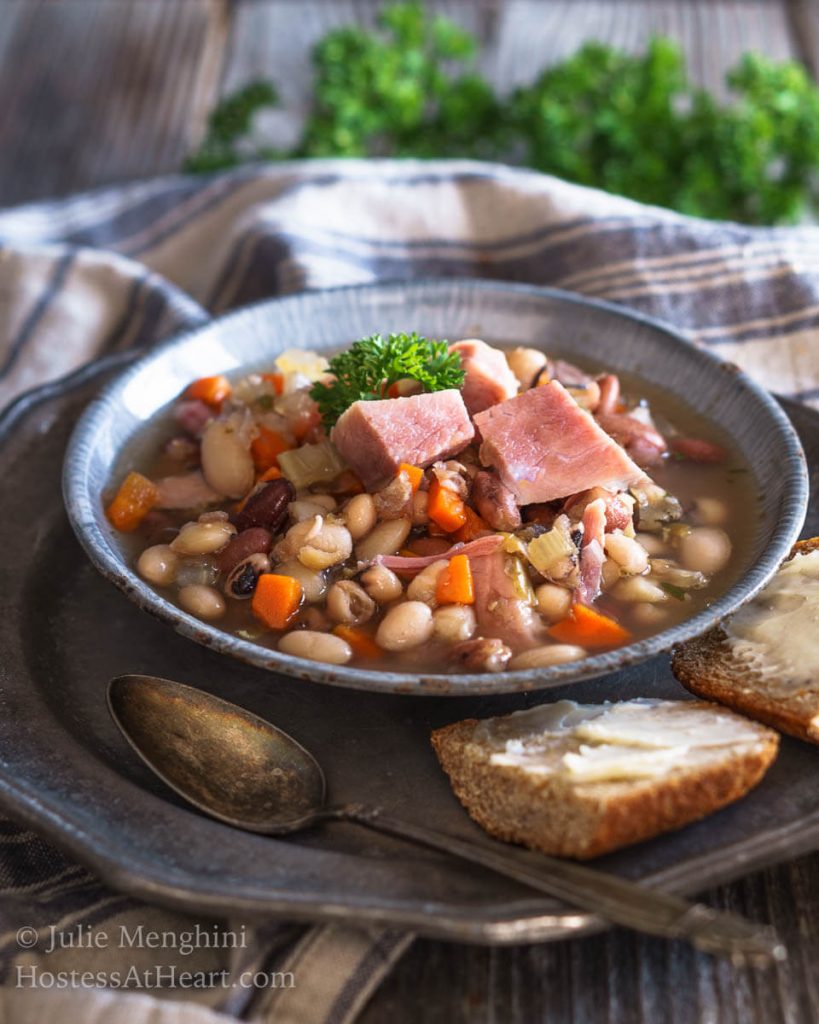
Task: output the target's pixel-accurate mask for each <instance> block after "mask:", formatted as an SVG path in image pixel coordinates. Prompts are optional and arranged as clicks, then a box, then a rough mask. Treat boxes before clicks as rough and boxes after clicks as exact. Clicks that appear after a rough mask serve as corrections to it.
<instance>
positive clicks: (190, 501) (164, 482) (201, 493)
mask: <svg viewBox="0 0 819 1024" xmlns="http://www.w3.org/2000/svg"><path fill="white" fill-rule="evenodd" d="M155 483H156V489H157V492H158V495H157V501H156V507H157V508H167V509H172V508H178V509H185V508H202V507H203V506H204V505H216V504H217V503H218V502H220V501H223V500H224V495H221V494H217V493H216V491H214V490H213V488H212V487H209V486H208V485H207V484H206V483H205V478H204V477H203V476H202V474H201V473H200V472H199V470H198V469H197V470H194V472H193V473H183V474H182V475H181V476H164V477H162V479H161V480H156V481H155Z"/></svg>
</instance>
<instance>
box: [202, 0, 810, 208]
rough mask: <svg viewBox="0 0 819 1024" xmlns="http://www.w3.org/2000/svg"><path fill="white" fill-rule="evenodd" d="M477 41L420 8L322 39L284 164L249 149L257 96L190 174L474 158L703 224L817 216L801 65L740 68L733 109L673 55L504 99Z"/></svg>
mask: <svg viewBox="0 0 819 1024" xmlns="http://www.w3.org/2000/svg"><path fill="white" fill-rule="evenodd" d="M476 54H477V41H476V39H475V38H474V36H472V35H471V34H470V33H469V32H467V31H465V30H464V29H463V28H461V27H460V26H458V25H457V24H455V23H454V22H453V21H451V20H450V19H448V18H445V17H442V16H440V15H433V14H428V13H427V12H426V11H425V10H424V7H423V4H421V3H419V2H417V0H415V2H410V3H397V4H392V5H389V6H387V7H385V8H384V9H383V10H382V11H381V14H380V15H379V17H378V22H377V25H376V27H375V28H374V29H368V28H363V27H360V26H345V27H342V28H338V29H335V30H333V31H331V32H329V33H328V34H327V35H326V36H324V38H323V39H321V40H320V41H319V43H318V45H317V46H316V48H315V50H314V52H313V68H314V77H313V95H312V102H311V108H310V111H309V113H308V117H307V120H306V123H305V126H304V130H303V133H302V137H301V140H300V141H299V143H298V144H297V145H296V146H295V147H294V148H293V149H292V150H290V151H283V150H275V149H271V148H269V147H264V146H260V145H258V144H257V143H255V142H254V141H253V132H252V130H251V129H252V122H253V119H254V118H255V116H256V114H257V113H258V112H259V111H261V110H262V109H264V108H266V107H269V106H272V105H275V103H276V101H277V100H276V90H275V88H274V87H273V85H272V84H271V83H267V82H263V81H257V82H252V83H250V84H249V85H248V86H246V87H245V88H243V89H241V90H239V91H238V92H237V93H235V94H233V95H231V96H228V97H226V98H225V99H224V100H223V101H222V102H221V103H220V104H219V106H218V107H217V108H216V109H215V110H214V111H213V113H212V115H211V117H210V120H209V123H208V131H207V134H206V137H205V140H204V142H203V144H202V146H201V148H200V149H199V151H198V152H197V153H195V154H193V155H192V156H191V157H190V158H189V159H188V161H187V164H186V167H187V169H188V170H196V171H213V170H218V169H220V168H223V167H229V166H233V165H234V164H238V163H242V162H244V161H247V160H276V159H285V158H290V157H314V156H315V157H318V156H397V157H404V156H415V157H478V158H481V159H488V160H504V161H506V162H512V163H523V164H525V165H526V166H529V167H534V168H536V169H538V170H541V171H544V172H546V173H548V174H555V175H558V176H560V177H563V178H565V179H567V180H568V181H575V182H579V183H580V184H583V185H591V186H593V187H595V188H603V189H606V190H608V191H609V192H617V193H620V194H622V195H626V196H629V197H631V198H633V199H637V200H640V201H642V202H648V203H655V204H658V205H660V206H669V207H671V208H672V209H675V210H680V211H681V212H683V213H689V214H694V215H696V216H702V217H713V218H717V219H728V220H736V221H742V222H745V223H749V224H777V223H788V222H792V221H795V220H798V219H799V218H800V217H802V216H803V215H804V214H806V213H809V212H811V210H813V211H815V210H816V208H817V202H816V200H817V188H818V187H819V186H817V181H818V180H819V173H818V172H819V88H817V86H816V83H814V82H813V81H812V79H811V77H810V75H809V74H808V73H807V71H806V69H805V68H804V67H803V66H802V65H801V64H799V63H797V62H795V61H784V62H780V61H774V60H770V59H768V58H766V57H763V56H760V55H758V54H746V55H745V56H744V57H743V58H742V59H741V60H740V62H739V63H738V64H737V66H736V67H734V68H733V69H731V70H730V71H729V72H728V73H727V75H726V85H727V87H728V93H729V95H730V97H731V99H730V102H727V103H721V102H718V101H717V100H716V99H715V98H714V97H713V96H711V95H710V94H709V93H707V92H706V91H705V90H704V89H700V88H697V87H696V86H694V85H693V84H692V83H691V81H690V80H689V78H688V75H687V71H686V67H685V61H684V58H683V55H682V52H681V50H680V47H679V46H678V45H677V44H676V43H674V42H672V41H671V40H669V39H663V38H657V39H654V40H652V41H651V42H650V43H649V45H648V47H647V49H646V52H645V53H643V54H639V55H636V56H632V55H629V54H625V53H622V52H620V51H618V50H616V49H614V48H612V47H610V46H604V45H601V44H598V43H589V44H587V45H585V46H583V47H582V48H581V49H580V50H578V51H577V53H575V54H574V55H573V56H571V57H569V58H568V59H566V60H564V61H562V62H560V63H558V64H556V65H554V66H553V67H550V68H548V69H546V70H545V71H544V72H543V73H542V74H540V75H539V76H538V77H537V78H536V79H535V81H534V82H532V83H531V84H529V85H526V86H523V87H522V88H520V89H517V90H516V91H515V92H514V93H513V94H512V95H511V96H508V97H501V96H498V95H496V93H495V92H494V90H493V88H492V86H491V85H490V84H489V83H488V82H487V81H486V80H485V79H484V78H483V77H481V75H479V74H478V73H477V72H476V71H475V68H474V59H475V56H476Z"/></svg>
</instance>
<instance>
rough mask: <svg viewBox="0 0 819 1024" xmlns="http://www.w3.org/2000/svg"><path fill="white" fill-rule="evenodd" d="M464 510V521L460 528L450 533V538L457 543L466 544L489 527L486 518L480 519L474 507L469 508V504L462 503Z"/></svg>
mask: <svg viewBox="0 0 819 1024" xmlns="http://www.w3.org/2000/svg"><path fill="white" fill-rule="evenodd" d="M464 512H465V513H466V522H465V523H464V525H463V526H462V527H461V528H460V530H456V532H455V533H453V534H452V539H453V540H454V541H455V542H456V543H458V544H468V543H469V542H470V541H471V540H475V538H476V537H479V536H480V535H481V534H482V533H485V532H486V531H487V530H488V529H489V525H488V523H487V522H486V520H484V519H481V517H480V516H479V515H478V513H477V512H475V511H474V509H471V508H470V507H469V505H464Z"/></svg>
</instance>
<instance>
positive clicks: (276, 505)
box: [234, 477, 296, 533]
mask: <svg viewBox="0 0 819 1024" xmlns="http://www.w3.org/2000/svg"><path fill="white" fill-rule="evenodd" d="M295 500H296V489H295V488H294V487H293V485H292V484H291V483H290V481H289V480H285V479H284V478H283V477H281V478H279V479H278V480H270V481H269V482H268V483H266V484H265V485H264V487H262V488H260V489H259V490H258V491H255V492H254V493H253V494H251V495H250V497H249V498H248V499H247V501H245V505H244V508H243V509H242V511H241V512H238V513H237V514H236V518H235V519H234V522H235V524H236V529H237V530H239V531H240V532H241V531H242V530H248V529H250V527H251V526H263V527H264V528H265V530H269V531H270V532H271V533H276V531H277V530H278V529H279V527H280V526H281V525H282V523H283V522H284V520H285V519H286V518H287V506H288V505H289V504H290V502H291V501H295Z"/></svg>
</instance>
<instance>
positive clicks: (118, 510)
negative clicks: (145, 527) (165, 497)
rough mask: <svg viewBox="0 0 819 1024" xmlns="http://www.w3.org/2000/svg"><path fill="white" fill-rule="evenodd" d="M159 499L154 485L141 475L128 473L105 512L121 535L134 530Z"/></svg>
mask: <svg viewBox="0 0 819 1024" xmlns="http://www.w3.org/2000/svg"><path fill="white" fill-rule="evenodd" d="M158 498H159V491H158V490H157V487H156V484H155V483H153V481H151V480H149V479H148V478H147V476H143V475H142V474H141V473H129V474H128V476H126V477H125V479H124V480H123V481H122V483H121V484H120V488H119V490H118V491H117V493H116V495H115V496H114V500H113V501H112V502H111V504H110V505H109V506H108V508H107V509H106V510H105V511H106V515H107V516H108V518H109V520H110V521H111V523H112V524H113V525H114V526H115V527H116V528H117V529H118V530H121V531H122V532H123V533H131V532H132V531H133V530H135V529H136V528H137V527H138V526H139V524H140V523H141V522H142V520H143V519H144V518H145V516H147V515H148V513H149V512H150V511H151V509H152V508H153V507H154V505H155V504H156V503H157V500H158Z"/></svg>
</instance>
